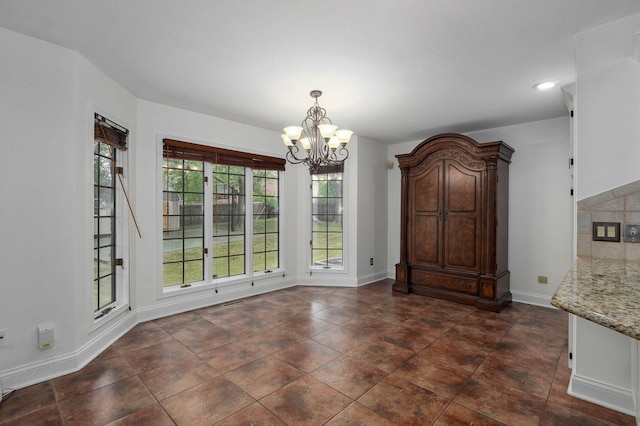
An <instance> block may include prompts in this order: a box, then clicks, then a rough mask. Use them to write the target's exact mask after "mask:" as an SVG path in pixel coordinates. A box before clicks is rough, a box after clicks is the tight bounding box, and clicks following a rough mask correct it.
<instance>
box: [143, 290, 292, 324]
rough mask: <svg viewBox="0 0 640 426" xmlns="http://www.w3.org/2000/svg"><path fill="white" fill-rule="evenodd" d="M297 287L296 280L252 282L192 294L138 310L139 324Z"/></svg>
mask: <svg viewBox="0 0 640 426" xmlns="http://www.w3.org/2000/svg"><path fill="white" fill-rule="evenodd" d="M295 285H297V282H296V281H295V279H287V280H278V281H276V282H268V281H256V282H255V283H254V285H253V286H252V285H251V283H250V282H248V283H244V284H243V285H238V286H229V287H220V288H219V289H218V293H213V292H209V294H208V295H206V296H203V295H202V294H201V293H192V295H191V297H189V298H187V299H180V300H176V301H172V300H170V299H164V301H166V302H167V303H164V304H162V305H159V306H152V307H149V308H142V309H139V310H138V322H145V321H150V320H154V319H158V318H163V317H167V316H169V315H175V314H180V313H182V312H187V311H192V310H194V309H200V308H204V307H207V306H213V305H219V304H221V303H227V302H231V301H233V300H238V299H244V298H245V297H251V296H257V295H259V294H264V293H269V292H272V291H276V290H282V289H285V288H289V287H293V286H295Z"/></svg>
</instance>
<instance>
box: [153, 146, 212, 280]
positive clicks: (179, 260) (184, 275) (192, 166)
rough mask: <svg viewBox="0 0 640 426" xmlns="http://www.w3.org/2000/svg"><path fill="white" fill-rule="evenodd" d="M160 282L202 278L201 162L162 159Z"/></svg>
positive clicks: (202, 217) (202, 172)
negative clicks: (161, 259) (161, 280)
mask: <svg viewBox="0 0 640 426" xmlns="http://www.w3.org/2000/svg"><path fill="white" fill-rule="evenodd" d="M163 182H164V183H163V221H162V225H163V285H164V286H171V285H177V284H187V283H191V282H196V281H202V280H203V279H204V208H203V206H204V163H203V162H202V161H193V160H178V159H170V158H165V159H163Z"/></svg>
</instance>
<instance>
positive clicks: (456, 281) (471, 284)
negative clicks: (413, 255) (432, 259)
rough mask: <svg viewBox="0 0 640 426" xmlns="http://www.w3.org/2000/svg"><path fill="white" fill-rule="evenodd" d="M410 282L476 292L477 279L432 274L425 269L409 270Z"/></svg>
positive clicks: (443, 288) (463, 291)
mask: <svg viewBox="0 0 640 426" xmlns="http://www.w3.org/2000/svg"><path fill="white" fill-rule="evenodd" d="M411 283H412V284H415V285H422V286H426V287H431V288H437V289H441V290H449V291H454V292H456V293H465V294H472V295H477V294H478V280H477V279H469V278H461V277H452V276H447V275H440V274H433V273H430V272H425V271H417V270H415V269H414V270H413V271H411Z"/></svg>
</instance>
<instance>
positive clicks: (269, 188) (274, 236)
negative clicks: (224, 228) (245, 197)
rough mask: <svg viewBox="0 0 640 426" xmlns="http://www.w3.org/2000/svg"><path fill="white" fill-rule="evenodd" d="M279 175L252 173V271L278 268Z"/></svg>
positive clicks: (270, 172) (269, 172)
mask: <svg viewBox="0 0 640 426" xmlns="http://www.w3.org/2000/svg"><path fill="white" fill-rule="evenodd" d="M278 177H279V175H278V172H277V171H275V170H254V171H253V271H254V272H257V271H271V270H272V269H277V268H278V267H279V262H280V258H279V255H280V248H279V238H280V234H279V231H280V225H279V222H280V214H279V209H278V206H279V193H278V189H279V184H280V182H279V178H278Z"/></svg>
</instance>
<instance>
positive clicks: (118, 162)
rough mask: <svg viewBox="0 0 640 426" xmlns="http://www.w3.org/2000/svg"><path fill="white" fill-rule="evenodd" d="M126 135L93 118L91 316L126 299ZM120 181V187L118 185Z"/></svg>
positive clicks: (101, 119)
mask: <svg viewBox="0 0 640 426" xmlns="http://www.w3.org/2000/svg"><path fill="white" fill-rule="evenodd" d="M127 136H128V131H127V130H126V129H124V128H123V127H121V126H118V125H117V124H115V123H113V122H112V121H110V120H108V119H106V118H104V117H102V116H100V115H98V114H96V115H95V117H94V138H93V312H94V313H95V318H99V317H101V316H104V315H105V314H106V313H108V312H109V311H110V310H111V309H113V308H114V307H115V305H116V304H117V303H118V302H119V301H121V302H125V301H126V298H127V296H128V295H127V294H126V289H125V287H126V286H127V278H128V277H127V274H126V273H125V272H124V271H123V269H124V267H125V262H126V253H127V249H128V230H127V226H126V220H125V219H126V216H125V215H123V213H122V212H124V211H126V210H124V209H123V208H122V206H121V205H120V204H122V203H121V199H122V194H123V191H124V181H123V177H122V176H123V175H124V172H125V167H126V149H127ZM118 181H120V185H118Z"/></svg>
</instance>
